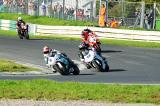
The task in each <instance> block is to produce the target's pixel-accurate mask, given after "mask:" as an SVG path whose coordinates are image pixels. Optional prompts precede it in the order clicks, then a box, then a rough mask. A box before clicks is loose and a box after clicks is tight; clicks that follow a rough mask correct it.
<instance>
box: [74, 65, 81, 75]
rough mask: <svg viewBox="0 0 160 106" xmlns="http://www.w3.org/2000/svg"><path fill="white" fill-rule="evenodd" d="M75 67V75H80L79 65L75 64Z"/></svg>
mask: <svg viewBox="0 0 160 106" xmlns="http://www.w3.org/2000/svg"><path fill="white" fill-rule="evenodd" d="M73 69H74V71H73V75H79V73H80V70H79V68H78V66H77V65H74V67H73Z"/></svg>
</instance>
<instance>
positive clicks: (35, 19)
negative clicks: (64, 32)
mask: <svg viewBox="0 0 160 106" xmlns="http://www.w3.org/2000/svg"><path fill="white" fill-rule="evenodd" d="M19 16H21V17H22V18H23V20H24V21H25V22H27V23H32V24H41V25H61V26H96V24H97V23H98V22H91V21H75V20H63V19H59V18H49V17H47V16H46V17H45V16H29V15H25V14H13V13H1V14H0V19H6V20H15V21H16V20H17V18H18V17H19Z"/></svg>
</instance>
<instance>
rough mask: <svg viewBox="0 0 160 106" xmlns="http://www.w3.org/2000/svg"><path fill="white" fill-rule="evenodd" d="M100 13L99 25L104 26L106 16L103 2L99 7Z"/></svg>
mask: <svg viewBox="0 0 160 106" xmlns="http://www.w3.org/2000/svg"><path fill="white" fill-rule="evenodd" d="M99 12H100V14H99V26H100V27H104V26H105V16H106V7H105V5H104V4H102V7H101V8H100V11H99Z"/></svg>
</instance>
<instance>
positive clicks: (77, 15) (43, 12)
mask: <svg viewBox="0 0 160 106" xmlns="http://www.w3.org/2000/svg"><path fill="white" fill-rule="evenodd" d="M95 11H96V0H0V12H7V13H19V14H21V13H22V14H28V15H34V16H49V17H56V18H63V19H69V20H77V19H79V20H90V19H92V20H93V18H94V17H96V14H95V13H96V12H95Z"/></svg>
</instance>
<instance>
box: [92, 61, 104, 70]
mask: <svg viewBox="0 0 160 106" xmlns="http://www.w3.org/2000/svg"><path fill="white" fill-rule="evenodd" d="M92 64H93V66H94V67H95V69H96V70H97V71H98V72H104V70H103V69H102V65H101V62H100V61H99V60H94V62H93V63H92Z"/></svg>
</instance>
